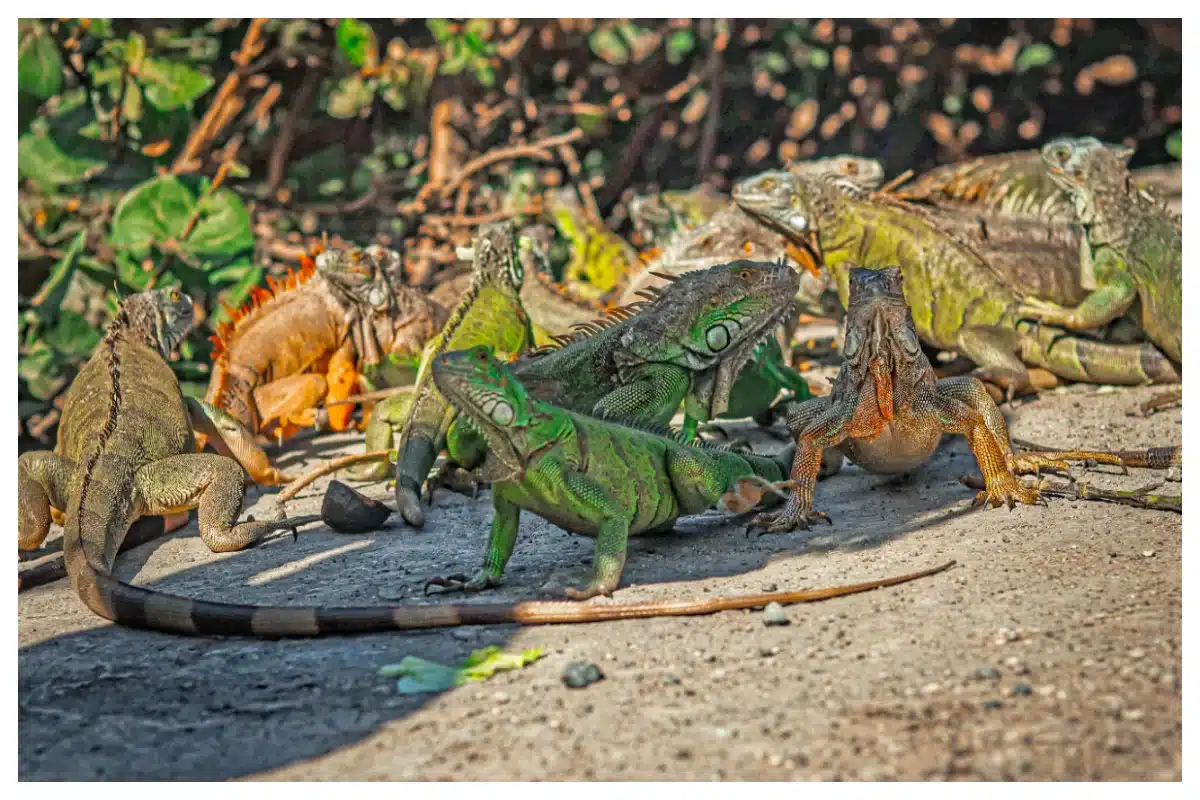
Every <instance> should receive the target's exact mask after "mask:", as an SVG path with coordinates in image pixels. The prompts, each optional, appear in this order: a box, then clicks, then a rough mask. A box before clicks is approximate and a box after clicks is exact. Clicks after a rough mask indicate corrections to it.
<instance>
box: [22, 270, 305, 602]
mask: <svg viewBox="0 0 1200 800" xmlns="http://www.w3.org/2000/svg"><path fill="white" fill-rule="evenodd" d="M194 320H195V314H194V309H193V306H192V300H191V298H190V297H188V296H187V295H185V294H182V293H181V292H179V291H177V290H169V289H156V290H153V291H149V292H142V293H140V294H135V295H132V296H130V297H128V298H126V299H125V301H124V302H123V303H122V304H121V308H120V310H119V311H118V313H117V316H116V317H115V318H114V319H113V321H112V322H111V323H110V324H109V326H108V329H107V330H106V332H105V335H104V338H103V339H102V340H101V342H100V344H99V345H98V346H97V347H96V350H95V352H93V353H92V356H91V358H90V359H89V360H88V362H87V363H86V364H85V365H84V366H83V368H82V369H81V370H80V371H79V374H78V375H77V376H76V378H75V380H74V382H73V383H72V384H71V387H70V389H68V391H67V396H66V402H65V404H64V406H63V411H62V421H61V422H60V424H59V427H58V444H57V447H56V448H55V450H54V451H53V452H51V451H46V450H41V451H33V452H27V453H24V454H22V455H21V457H20V458H19V459H18V461H17V497H18V504H17V505H18V515H17V545H18V547H20V548H21V549H25V550H32V549H36V548H37V547H40V546H41V544H42V542H43V541H44V540H45V538H46V536H47V534H48V533H49V532H50V522H51V514H52V512H53V511H55V510H57V511H59V512H62V513H64V514H65V519H64V521H63V557H64V560H65V562H66V568H67V573H68V574H69V575H70V577H71V581H72V583H73V584H74V586H75V589H76V591H77V592H78V593H79V596H80V597H81V598H82V599H83V601H84V602H85V603H86V604H87V605H88V607H89V608H91V609H92V610H93V611H95V612H96V613H98V614H101V615H102V616H107V617H109V618H110V619H111V618H113V615H114V614H118V613H122V612H125V613H140V612H142V611H144V609H138V610H137V612H134V609H133V608H132V607H130V606H128V605H127V604H126V602H127V598H123V597H122V595H121V593H120V592H117V591H115V589H114V587H115V586H116V585H117V583H116V581H115V580H114V579H113V578H112V577H111V576H110V573H111V571H112V566H113V562H114V560H115V559H116V556H117V552H118V550H119V549H120V547H121V544H122V541H123V540H124V538H125V535H126V533H127V532H128V530H129V527H130V525H131V524H132V523H133V522H134V521H135V520H136V519H138V518H139V517H142V516H151V515H155V516H166V515H172V514H178V513H179V512H181V511H186V510H188V509H192V508H199V510H200V537H201V538H202V539H203V540H204V543H205V544H206V545H208V547H209V549H211V550H213V551H214V552H218V553H223V552H229V551H231V550H241V549H243V548H245V547H247V546H249V545H250V544H252V543H254V542H255V541H256V540H258V539H259V538H261V537H262V536H264V535H266V534H268V533H271V532H272V531H277V530H284V529H289V528H295V526H297V525H301V524H305V523H307V522H313V521H318V520H320V517H303V518H296V519H292V520H282V521H259V522H254V521H249V522H244V523H242V524H240V525H235V524H234V523H235V522H236V521H237V515H238V512H239V511H240V510H241V506H242V498H243V496H244V493H245V485H244V481H245V473H244V472H243V468H242V467H241V466H239V465H238V463H237V462H236V461H234V460H233V459H230V458H227V457H225V456H222V455H217V454H212V453H197V452H196V440H195V432H194V429H193V423H195V422H196V421H201V422H202V421H203V420H204V409H203V406H202V404H199V403H190V402H188V401H186V400H185V399H184V397H183V395H182V394H181V393H180V391H179V384H178V382H177V380H176V378H175V374H174V373H173V372H172V371H171V368H170V366H169V365H168V364H167V362H166V356H167V355H168V354H170V353H171V351H172V350H174V349H175V347H176V346H177V345H178V344H179V342H180V341H181V340H182V339H183V337H184V336H185V335H186V334H187V332H188V330H190V328H191V327H192V325H193V324H194ZM211 430H213V432H214V433H215V429H211Z"/></svg>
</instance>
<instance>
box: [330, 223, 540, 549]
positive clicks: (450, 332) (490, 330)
mask: <svg viewBox="0 0 1200 800" xmlns="http://www.w3.org/2000/svg"><path fill="white" fill-rule="evenodd" d="M517 248H518V243H517V240H516V234H515V230H514V228H513V226H512V224H511V223H497V224H493V225H488V226H484V227H482V228H481V229H480V231H479V235H478V237H477V238H476V240H475V245H474V252H473V254H472V258H473V261H474V266H473V270H474V272H473V279H472V282H471V286H470V288H469V289H468V291H467V292H466V294H465V295H463V297H462V299H461V300H460V301H459V304H458V307H457V308H456V309H455V310H454V313H453V314H452V315H451V316H450V319H449V320H448V321H447V322H446V325H445V327H443V328H442V330H441V331H440V332H439V333H438V334H437V335H436V336H434V337H433V338H431V339H430V340H429V342H428V343H427V344H426V345H425V352H424V355H423V357H422V359H421V367H420V370H419V372H418V374H417V379H416V382H415V383H414V384H413V386H412V388H411V390H410V391H408V392H406V393H405V394H399V395H394V396H392V397H389V398H387V399H385V400H383V401H382V402H381V403H379V404H378V405H377V406H375V408H374V410H373V411H372V414H371V418H370V420H369V421H368V423H367V432H366V437H365V439H366V451H367V452H374V451H379V450H391V449H392V442H393V439H394V438H395V436H394V434H395V432H397V431H398V432H399V434H400V439H399V442H398V443H397V446H396V453H397V457H396V466H395V475H396V488H395V492H396V506H397V508H398V510H399V512H400V515H401V517H403V518H404V520H405V522H407V523H408V524H409V525H413V526H416V527H421V526H422V525H423V524H424V521H425V515H424V512H423V511H422V509H421V501H420V493H421V486H422V484H423V483H424V481H425V478H426V476H428V474H429V470H430V468H431V467H432V466H433V463H434V461H435V460H436V459H437V456H438V453H439V452H440V451H441V450H442V448H443V447H444V446H445V443H446V435H447V431H448V430H449V429H450V427H451V425H452V424H453V422H454V418H455V412H454V409H453V408H451V407H450V404H449V403H448V402H447V401H446V399H445V398H444V397H442V395H441V394H440V393H439V392H438V390H437V387H436V386H435V385H434V384H433V381H432V380H431V378H430V374H429V369H430V364H431V363H432V362H433V359H434V358H436V357H437V356H438V355H440V354H441V353H443V352H446V351H448V350H461V349H463V348H466V347H472V346H474V345H476V344H482V343H487V344H491V345H494V346H495V347H496V348H497V349H498V350H500V351H502V352H505V353H508V354H516V353H519V352H521V351H524V350H527V349H528V348H530V347H532V346H533V334H532V332H531V330H530V327H529V318H528V316H527V315H526V314H525V311H524V309H523V308H522V306H521V301H520V292H521V286H522V283H523V281H524V265H523V262H522V260H521V258H520V255H519V253H518V249H517ZM390 471H391V468H390V465H389V464H388V463H386V462H382V463H379V462H377V463H374V464H366V465H363V466H360V467H352V468H351V469H350V472H349V474H350V476H351V477H352V478H354V479H357V480H383V479H384V478H386V477H387V475H388V472H390Z"/></svg>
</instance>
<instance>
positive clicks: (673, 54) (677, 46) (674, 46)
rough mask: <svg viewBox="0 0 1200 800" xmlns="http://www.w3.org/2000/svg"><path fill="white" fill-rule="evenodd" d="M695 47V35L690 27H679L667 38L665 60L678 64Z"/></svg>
mask: <svg viewBox="0 0 1200 800" xmlns="http://www.w3.org/2000/svg"><path fill="white" fill-rule="evenodd" d="M695 48H696V35H695V34H694V33H692V29H691V28H680V29H679V30H677V31H675V32H674V33H672V34H671V35H670V36H669V37H668V38H667V61H669V62H671V63H672V64H678V63H680V62H682V61H683V59H684V58H685V57H686V56H687V55H688V54H689V53H691V52H692V50H694V49H695Z"/></svg>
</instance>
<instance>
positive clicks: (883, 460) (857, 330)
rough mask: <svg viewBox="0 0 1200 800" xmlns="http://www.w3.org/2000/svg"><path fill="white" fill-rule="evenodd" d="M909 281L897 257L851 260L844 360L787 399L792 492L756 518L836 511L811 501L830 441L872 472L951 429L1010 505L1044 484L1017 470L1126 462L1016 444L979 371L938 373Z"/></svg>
mask: <svg viewBox="0 0 1200 800" xmlns="http://www.w3.org/2000/svg"><path fill="white" fill-rule="evenodd" d="M903 283H904V279H903V277H902V273H901V270H900V268H899V267H884V268H879V269H862V268H851V269H850V270H849V291H850V302H849V306H848V309H847V325H846V338H845V344H844V346H843V348H842V352H843V354H844V355H845V357H846V362H845V363H844V364H843V365H842V369H841V371H840V372H839V373H838V376H837V378H836V380H835V382H834V385H833V389H832V391H831V392H830V394H828V395H826V396H824V397H818V398H815V399H813V400H809V401H807V402H805V403H798V404H795V405H793V406H792V407H791V408H790V409H789V411H788V417H787V425H788V430H789V431H790V432H791V433H792V435H793V436H794V437H795V440H796V453H795V460H794V462H793V464H792V468H791V474H790V478H789V485H790V487H791V488H792V490H793V493H792V496H791V498H790V499H789V500H788V503H787V505H786V506H785V507H784V508H783V509H781V510H779V511H778V512H764V513H762V514H760V515H758V516H756V517H755V518H754V519H753V520H752V521H751V527H761V528H763V529H764V530H767V531H772V532H775V531H788V530H793V529H794V528H797V527H800V528H808V526H809V523H810V522H811V521H813V520H816V519H824V520H826V521H830V520H829V517H828V515H827V514H825V513H824V512H821V511H814V510H813V490H814V487H815V485H816V480H817V475H818V471H819V470H820V469H821V466H822V464H821V461H822V454H823V453H824V451H826V450H828V449H834V450H835V451H836V452H838V453H840V454H841V455H844V456H845V457H847V458H849V459H850V460H851V461H852V462H854V463H855V464H857V465H859V466H860V467H862V468H864V469H866V470H868V471H870V472H874V473H881V474H892V473H901V472H908V471H909V470H911V469H913V468H915V467H917V466H919V465H920V464H921V463H923V462H924V461H926V460H927V459H928V458H929V457H930V456H931V455H933V452H934V450H935V449H936V448H937V446H938V443H939V442H940V441H941V439H942V436H943V435H944V434H947V433H950V434H954V433H957V434H961V435H962V436H964V437H966V439H967V442H968V444H969V445H970V447H971V452H972V453H974V455H975V459H976V461H977V462H978V464H979V468H980V470H981V471H982V473H983V477H984V481H985V488H984V489H983V490H981V491H980V492H979V494H978V495H977V496H976V498H975V502H976V503H977V504H978V503H984V502H986V503H989V504H990V505H992V506H999V505H1001V504H1005V503H1006V504H1007V505H1008V506H1009V508H1012V507H1013V506H1014V504H1015V502H1017V501H1019V502H1021V503H1026V504H1033V503H1036V502H1038V499H1039V497H1038V491H1037V490H1036V489H1034V488H1030V487H1024V486H1021V485H1020V484H1019V483H1018V482H1017V479H1016V475H1015V473H1025V472H1037V471H1039V470H1041V469H1061V470H1065V469H1066V468H1067V464H1066V461H1067V460H1089V459H1090V460H1094V461H1097V462H1101V463H1107V464H1117V465H1120V464H1121V461H1120V459H1119V458H1117V457H1115V456H1113V455H1112V454H1110V453H1102V452H1092V451H1070V452H1067V451H1063V452H1045V453H1027V452H1023V453H1018V454H1014V453H1013V450H1012V445H1011V443H1010V441H1009V437H1008V428H1007V426H1006V425H1005V422H1004V417H1003V415H1002V414H1001V413H1000V410H999V409H998V408H997V407H996V404H995V403H994V402H993V401H992V399H991V397H990V396H989V395H988V393H987V391H986V390H985V389H984V387H983V384H982V383H980V382H979V380H977V379H976V378H973V377H970V376H962V377H956V378H944V379H942V380H937V379H936V377H935V376H934V372H933V367H932V365H931V364H930V363H929V359H928V358H927V357H926V356H925V354H924V353H923V352H922V350H921V343H920V340H919V339H918V337H917V330H916V325H915V324H914V322H913V315H912V312H911V310H910V309H909V307H908V306H907V305H906V303H905V294H904V289H903ZM837 463H840V459H838V461H837ZM826 468H827V469H828V465H827V467H826Z"/></svg>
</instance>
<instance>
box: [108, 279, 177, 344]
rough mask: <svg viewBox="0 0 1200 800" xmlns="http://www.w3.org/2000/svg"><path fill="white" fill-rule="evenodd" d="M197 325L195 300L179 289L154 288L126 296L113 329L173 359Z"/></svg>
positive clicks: (114, 321) (111, 328)
mask: <svg viewBox="0 0 1200 800" xmlns="http://www.w3.org/2000/svg"><path fill="white" fill-rule="evenodd" d="M195 324H196V308H195V306H194V305H192V298H191V297H189V296H188V295H186V294H184V293H183V292H181V291H179V290H178V289H151V290H150V291H147V292H138V293H137V294H133V295H130V296H129V297H126V298H125V300H124V301H123V302H122V303H121V310H120V311H119V312H118V313H117V316H116V318H115V319H114V320H113V322H112V326H111V327H110V330H116V329H118V328H119V329H121V331H122V333H123V335H124V336H126V337H127V338H130V339H136V340H138V341H141V342H143V343H144V344H146V345H147V346H149V347H152V348H154V349H155V350H157V351H158V352H159V353H161V354H162V357H163V358H169V357H170V355H171V353H172V352H174V350H175V348H176V347H178V346H179V343H180V342H182V341H183V338H184V337H185V336H187V335H188V331H190V330H191V329H192V326H193V325H195Z"/></svg>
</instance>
